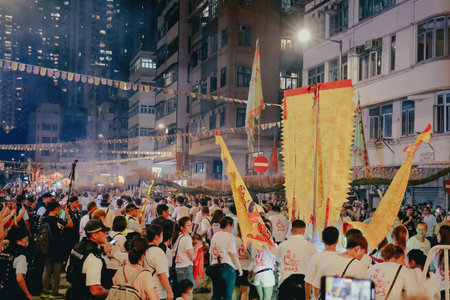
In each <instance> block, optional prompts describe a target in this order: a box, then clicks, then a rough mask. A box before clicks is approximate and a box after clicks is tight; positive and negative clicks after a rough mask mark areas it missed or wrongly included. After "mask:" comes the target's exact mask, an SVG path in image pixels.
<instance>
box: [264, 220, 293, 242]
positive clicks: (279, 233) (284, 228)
mask: <svg viewBox="0 0 450 300" xmlns="http://www.w3.org/2000/svg"><path fill="white" fill-rule="evenodd" d="M269 220H270V222H271V223H272V228H273V229H272V235H273V238H274V240H275V242H278V243H280V242H282V241H284V240H286V234H287V232H288V229H289V220H288V219H287V218H286V217H285V216H283V215H282V214H280V213H277V214H274V215H272V216H270V217H269Z"/></svg>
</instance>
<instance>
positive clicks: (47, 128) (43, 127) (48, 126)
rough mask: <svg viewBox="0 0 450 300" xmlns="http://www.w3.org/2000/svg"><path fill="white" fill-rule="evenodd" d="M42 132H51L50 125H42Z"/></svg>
mask: <svg viewBox="0 0 450 300" xmlns="http://www.w3.org/2000/svg"><path fill="white" fill-rule="evenodd" d="M42 130H46V131H50V130H52V124H45V123H42Z"/></svg>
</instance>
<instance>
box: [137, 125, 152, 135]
mask: <svg viewBox="0 0 450 300" xmlns="http://www.w3.org/2000/svg"><path fill="white" fill-rule="evenodd" d="M151 134H152V130H151V129H150V128H143V127H141V128H139V136H150V135H151Z"/></svg>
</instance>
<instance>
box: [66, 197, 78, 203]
mask: <svg viewBox="0 0 450 300" xmlns="http://www.w3.org/2000/svg"><path fill="white" fill-rule="evenodd" d="M75 201H78V197H77V196H72V197H70V198H69V200H68V202H69V203H72V202H75Z"/></svg>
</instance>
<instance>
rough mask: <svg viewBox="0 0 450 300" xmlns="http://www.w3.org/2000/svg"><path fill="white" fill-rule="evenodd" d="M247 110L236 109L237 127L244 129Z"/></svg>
mask: <svg viewBox="0 0 450 300" xmlns="http://www.w3.org/2000/svg"><path fill="white" fill-rule="evenodd" d="M245 114H246V109H245V108H236V127H244V126H245Z"/></svg>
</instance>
